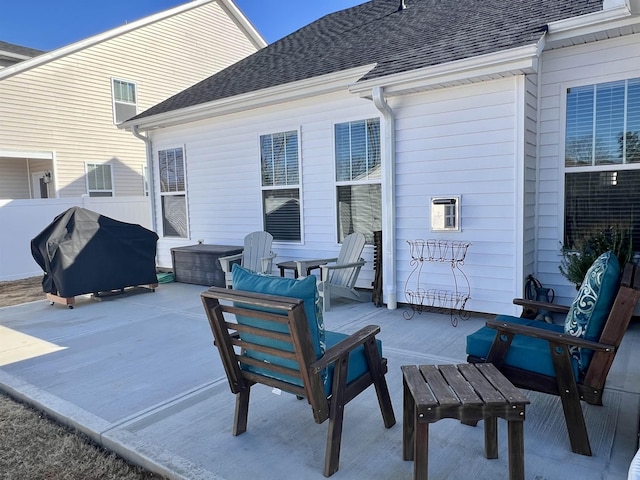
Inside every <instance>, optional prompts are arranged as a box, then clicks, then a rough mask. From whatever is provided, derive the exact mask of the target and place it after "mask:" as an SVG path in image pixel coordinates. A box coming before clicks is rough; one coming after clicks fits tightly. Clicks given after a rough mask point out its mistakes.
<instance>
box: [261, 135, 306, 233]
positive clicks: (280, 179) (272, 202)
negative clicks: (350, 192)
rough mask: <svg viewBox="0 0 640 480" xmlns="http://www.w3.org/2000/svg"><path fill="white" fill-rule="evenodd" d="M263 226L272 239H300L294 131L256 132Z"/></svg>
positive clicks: (297, 164) (298, 182)
mask: <svg viewBox="0 0 640 480" xmlns="http://www.w3.org/2000/svg"><path fill="white" fill-rule="evenodd" d="M260 171H261V177H262V212H263V215H264V229H265V230H266V231H267V232H269V233H270V234H271V235H273V238H274V240H285V241H287V240H288V241H300V239H301V238H302V236H301V232H300V160H299V153H298V132H297V131H290V132H281V133H273V134H268V135H261V136H260Z"/></svg>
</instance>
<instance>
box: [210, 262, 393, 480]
mask: <svg viewBox="0 0 640 480" xmlns="http://www.w3.org/2000/svg"><path fill="white" fill-rule="evenodd" d="M317 299H318V293H317V288H316V280H315V277H314V276H310V277H305V278H303V279H297V280H296V279H292V278H282V277H275V276H270V275H258V274H254V273H252V272H250V271H248V270H246V269H244V268H242V267H240V266H238V265H235V266H234V267H233V290H228V289H224V288H218V287H211V288H210V289H209V290H207V291H206V292H203V293H202V302H203V304H204V308H205V311H206V313H207V317H208V319H209V325H210V327H211V331H212V333H213V336H214V340H215V341H214V343H215V345H216V346H217V348H218V352H219V354H220V358H221V360H222V363H223V365H224V368H225V372H226V374H227V379H228V381H229V386H230V387H231V391H232V392H233V393H234V394H236V410H235V419H234V424H233V432H232V433H233V435H240V434H241V433H243V432H245V431H246V429H247V416H248V412H249V391H250V389H251V387H252V386H253V385H254V384H256V383H260V384H263V385H267V386H269V387H274V388H278V389H280V390H282V391H284V392H289V393H292V394H294V395H296V396H297V397H299V398H306V399H307V402H308V403H309V405H310V406H311V409H312V412H313V416H314V419H315V421H316V423H323V422H324V421H325V420H327V419H328V420H329V429H328V434H327V446H326V454H325V466H324V475H325V476H327V477H328V476H330V475H332V474H333V473H335V472H336V471H337V470H338V465H339V460H340V443H341V438H342V419H343V413H344V406H345V405H346V404H347V403H348V402H350V401H351V400H353V399H354V398H355V397H356V396H357V395H359V394H360V393H361V392H362V391H364V390H365V389H367V388H368V387H369V386H370V385H373V386H374V387H375V390H376V394H377V397H378V403H379V406H380V411H381V413H382V418H383V422H384V425H385V427H386V428H390V427H392V426H393V425H394V424H395V422H396V420H395V416H394V413H393V407H392V405H391V399H390V396H389V389H388V387H387V382H386V379H385V374H386V373H387V361H386V359H385V358H383V357H382V344H381V342H380V341H379V340H377V339H376V334H377V333H378V332H379V331H380V327H378V326H377V325H370V326H367V327H364V328H362V329H360V330H358V331H357V332H356V333H354V334H352V335H345V334H342V333H337V332H328V331H325V329H324V324H323V320H322V310H321V309H320V308H319V306H318V302H317Z"/></svg>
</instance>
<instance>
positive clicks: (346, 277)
mask: <svg viewBox="0 0 640 480" xmlns="http://www.w3.org/2000/svg"><path fill="white" fill-rule="evenodd" d="M364 245H365V237H364V235H363V234H362V233H360V232H354V233H352V234H350V235H347V236H346V237H345V239H344V240H343V242H342V247H341V248H340V253H339V254H338V260H337V261H336V264H337V265H344V264H347V263H354V262H357V261H358V260H360V256H361V255H362V250H363V249H364ZM358 271H359V269H358ZM355 274H356V267H354V268H346V269H338V270H332V271H331V273H330V278H329V279H328V280H329V283H331V284H332V285H338V286H341V287H348V286H351V281H352V279H353V276H354V275H355Z"/></svg>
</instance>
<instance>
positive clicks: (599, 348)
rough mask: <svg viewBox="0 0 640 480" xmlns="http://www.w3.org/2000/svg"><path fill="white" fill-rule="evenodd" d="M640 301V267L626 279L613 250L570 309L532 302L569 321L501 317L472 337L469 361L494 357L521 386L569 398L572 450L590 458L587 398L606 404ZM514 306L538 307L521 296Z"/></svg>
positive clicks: (566, 403) (590, 274)
mask: <svg viewBox="0 0 640 480" xmlns="http://www.w3.org/2000/svg"><path fill="white" fill-rule="evenodd" d="M639 298H640V272H638V267H637V266H635V265H632V264H627V266H626V267H625V270H624V273H623V275H622V279H621V278H620V266H619V264H618V259H617V258H616V256H615V254H614V253H613V252H611V251H609V252H606V253H604V254H602V255H601V256H600V257H598V258H597V259H596V261H595V262H594V263H593V265H592V266H591V267H590V268H589V270H588V271H587V274H586V275H585V279H584V281H583V283H582V285H581V287H580V290H579V291H578V294H577V296H576V298H575V299H574V301H573V303H572V304H571V306H570V307H564V308H559V306H558V305H553V304H544V305H542V306H540V302H533V303H535V305H533V308H544V309H547V310H553V311H556V312H558V311H562V312H564V313H565V314H566V320H565V323H564V324H563V325H557V324H548V323H544V322H541V321H539V320H532V319H527V318H521V317H511V316H507V315H499V316H497V317H496V318H495V319H493V320H489V321H487V323H486V326H485V327H483V328H481V329H479V330H478V331H476V332H474V333H473V334H471V335H469V336H467V355H468V357H467V360H468V361H469V362H472V363H478V362H489V363H493V364H494V365H495V366H496V367H498V369H499V370H500V371H501V372H502V373H503V374H504V375H505V376H506V377H507V378H508V379H509V380H510V381H511V382H512V383H513V384H514V385H516V386H518V387H521V388H525V389H528V390H534V391H538V392H543V393H549V394H552V395H559V396H560V398H561V400H562V407H563V410H564V416H565V422H566V424H567V429H568V432H569V440H570V442H571V449H572V450H573V451H574V452H575V453H579V454H582V455H591V446H590V443H589V437H588V434H587V428H586V424H585V421H584V416H583V413H582V407H581V405H580V401H581V400H582V401H585V402H587V403H589V404H593V405H602V394H603V390H604V386H605V381H606V378H607V374H608V373H609V370H610V368H611V364H612V363H613V359H614V357H615V354H616V351H617V349H618V347H619V346H620V342H621V341H622V337H623V335H624V332H625V331H626V329H627V327H628V325H629V321H630V320H631V316H632V315H633V311H634V309H635V306H636V303H637V302H638V299H639ZM514 303H516V304H519V305H523V306H524V307H525V308H529V307H531V305H529V304H528V302H526V301H523V300H521V299H518V300H514Z"/></svg>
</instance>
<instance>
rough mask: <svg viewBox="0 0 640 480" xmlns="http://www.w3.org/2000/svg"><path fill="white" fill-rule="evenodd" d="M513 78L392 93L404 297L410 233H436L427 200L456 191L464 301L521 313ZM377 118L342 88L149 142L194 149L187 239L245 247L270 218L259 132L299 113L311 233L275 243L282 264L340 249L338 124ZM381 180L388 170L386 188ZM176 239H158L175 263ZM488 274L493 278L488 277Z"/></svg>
mask: <svg viewBox="0 0 640 480" xmlns="http://www.w3.org/2000/svg"><path fill="white" fill-rule="evenodd" d="M518 85H519V83H518V82H517V81H516V80H515V79H504V80H498V81H491V82H486V83H482V84H477V85H472V86H464V87H457V88H450V89H441V90H438V91H433V92H428V93H423V94H415V95H410V96H407V97H405V98H402V99H394V98H393V97H392V98H390V99H389V102H390V106H391V108H392V109H393V110H394V112H395V114H396V118H397V128H396V149H397V161H396V181H397V183H396V199H397V200H396V201H397V205H396V218H397V227H396V231H397V237H396V252H395V254H396V262H395V265H396V268H397V277H396V278H397V294H398V301H400V302H404V301H405V299H404V294H403V291H404V282H405V281H406V279H407V277H408V275H409V274H410V272H411V268H412V267H411V265H410V258H409V251H408V247H407V244H406V240H409V239H416V238H427V236H428V235H430V232H429V201H430V198H431V197H432V196H445V195H460V198H461V205H460V215H461V217H462V218H463V223H464V225H463V230H462V231H461V232H446V233H441V234H439V238H448V239H453V240H467V241H471V242H472V246H471V247H470V249H469V253H468V255H467V259H466V262H465V273H467V274H468V275H469V279H470V283H471V297H472V298H471V300H470V302H469V304H468V308H469V309H471V310H478V311H487V312H497V311H500V312H509V313H511V312H514V307H513V305H512V299H513V297H514V294H513V292H514V291H516V289H517V285H516V284H515V283H516V282H514V278H515V276H516V274H515V272H516V267H515V262H516V258H517V256H516V254H517V251H518V250H517V246H516V241H515V239H516V233H515V227H514V224H515V218H516V212H517V207H516V204H517V203H516V196H517V190H516V188H515V186H514V185H515V175H516V173H515V172H516V168H515V165H516V163H517V162H518V161H520V162H521V161H522V159H521V158H520V159H518V158H517V157H516V142H515V139H516V125H517V122H516V121H515V116H516V112H519V111H521V109H519V108H518V107H517V105H516V103H517V100H516V99H517V98H518V97H517V96H516V95H515V94H514V91H515V89H516V88H517V86H518ZM520 96H521V95H520ZM378 116H379V112H378V110H377V109H376V108H375V106H374V105H373V103H372V102H371V101H370V100H367V99H361V98H358V97H354V96H353V95H351V94H349V93H347V92H346V91H345V92H341V93H335V94H328V95H323V96H318V97H313V98H309V99H306V100H299V101H296V102H290V103H287V104H283V105H277V106H273V107H267V108H262V109H260V110H255V111H252V112H250V114H241V113H238V114H233V115H227V116H223V117H219V118H217V117H214V118H211V119H207V120H202V121H199V122H193V123H190V124H188V125H182V126H176V127H169V128H163V129H159V130H156V131H154V132H153V138H152V140H153V145H154V148H159V149H164V148H170V147H171V146H172V145H175V144H176V142H180V143H184V144H185V145H186V148H187V150H188V152H189V153H188V159H187V167H188V168H187V185H188V193H189V195H188V206H189V227H190V238H191V239H204V240H205V241H206V242H207V243H212V244H220V245H242V239H243V238H244V236H245V235H246V234H247V232H250V231H254V230H260V229H261V228H262V226H263V224H262V221H263V219H262V197H261V192H260V190H259V189H257V188H256V185H260V181H261V174H260V171H259V169H258V168H256V152H258V151H259V149H260V135H262V134H264V126H265V125H269V127H270V129H271V130H272V131H274V132H285V131H289V130H290V129H291V119H292V118H295V119H296V123H299V125H300V126H299V129H298V131H299V143H300V158H301V188H302V190H301V191H302V218H303V232H304V235H303V240H302V244H300V245H298V244H295V243H291V242H287V243H285V242H277V241H274V246H273V248H274V251H275V252H276V253H277V255H278V257H277V261H278V262H281V261H287V260H295V259H305V258H329V257H334V256H337V254H338V252H339V250H340V245H339V244H338V243H337V238H336V231H337V229H338V226H337V220H336V203H337V192H336V169H335V145H334V128H335V125H336V124H340V123H346V122H351V121H354V120H358V119H368V118H378ZM380 121H381V122H382V121H383V120H380ZM520 123H522V122H520ZM382 162H384V159H382ZM384 182H385V179H382V187H383V188H384ZM372 183H379V182H378V181H376V182H372ZM182 244H187V243H182ZM176 245H178V243H177V242H174V241H171V240H170V239H166V238H163V239H161V240H160V243H159V250H158V252H159V254H158V255H159V256H158V261H159V265H161V266H170V265H171V257H170V251H169V249H170V247H173V246H176ZM363 258H364V259H365V260H366V261H367V263H366V265H365V267H364V268H363V270H362V272H361V273H360V276H359V278H358V286H359V287H362V288H371V282H372V280H373V247H372V246H371V245H366V246H365V249H364V252H363ZM276 263H277V262H276ZM440 266H442V265H440ZM445 267H447V266H446V265H445ZM274 268H275V267H274ZM450 270H451V269H450V268H443V269H441V270H438V269H436V270H435V271H434V272H433V278H434V279H435V281H437V282H439V283H440V284H441V285H443V286H444V287H446V288H450V287H451V285H450V284H451V282H452V281H453V279H452V277H451V272H450ZM487 272H490V280H491V281H487ZM276 273H277V272H276ZM514 313H515V312H514Z"/></svg>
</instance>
